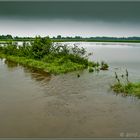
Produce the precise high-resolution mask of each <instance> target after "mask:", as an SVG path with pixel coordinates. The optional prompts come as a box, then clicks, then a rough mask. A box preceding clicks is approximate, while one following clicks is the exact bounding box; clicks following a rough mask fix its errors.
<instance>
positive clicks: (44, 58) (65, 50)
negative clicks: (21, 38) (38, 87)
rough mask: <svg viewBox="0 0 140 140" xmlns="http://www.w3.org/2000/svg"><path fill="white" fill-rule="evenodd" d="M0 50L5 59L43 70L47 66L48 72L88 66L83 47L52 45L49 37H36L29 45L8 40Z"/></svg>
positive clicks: (62, 71) (63, 71)
mask: <svg viewBox="0 0 140 140" xmlns="http://www.w3.org/2000/svg"><path fill="white" fill-rule="evenodd" d="M0 52H1V54H5V55H6V56H7V57H6V58H7V59H8V58H9V59H10V60H13V61H16V62H18V63H20V64H23V65H28V66H33V67H37V68H42V69H43V70H44V69H45V67H47V71H48V72H50V73H65V72H68V71H73V70H78V69H84V68H87V67H88V63H89V62H88V59H87V58H85V57H84V55H85V52H86V51H85V49H84V48H78V47H77V46H74V47H68V46H67V45H58V44H57V45H54V44H53V43H52V41H51V40H50V38H49V37H44V38H41V37H40V36H39V37H36V38H35V40H34V42H32V43H31V45H28V44H27V43H26V42H24V43H23V46H18V45H17V43H16V42H15V43H14V44H13V42H9V44H8V46H5V47H1V48H0ZM8 56H11V57H8ZM16 59H17V60H16ZM24 60H25V62H24Z"/></svg>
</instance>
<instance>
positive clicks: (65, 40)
mask: <svg viewBox="0 0 140 140" xmlns="http://www.w3.org/2000/svg"><path fill="white" fill-rule="evenodd" d="M51 40H52V42H118V43H140V40H91V39H89V40H88V39H52V38H51ZM10 41H34V39H12V40H0V44H3V43H6V44H7V43H8V42H10Z"/></svg>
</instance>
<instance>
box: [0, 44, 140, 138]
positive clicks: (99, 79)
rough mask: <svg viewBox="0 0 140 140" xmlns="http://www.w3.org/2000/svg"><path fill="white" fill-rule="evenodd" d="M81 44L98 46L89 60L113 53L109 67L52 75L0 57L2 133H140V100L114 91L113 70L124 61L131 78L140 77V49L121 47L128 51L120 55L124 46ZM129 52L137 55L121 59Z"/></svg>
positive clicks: (31, 134) (71, 135)
mask: <svg viewBox="0 0 140 140" xmlns="http://www.w3.org/2000/svg"><path fill="white" fill-rule="evenodd" d="M79 44H80V43H79ZM81 44H82V46H89V50H93V51H94V54H93V56H91V58H90V59H93V58H94V60H95V59H97V58H100V57H101V59H104V58H107V59H109V57H110V61H109V63H110V70H109V71H102V72H99V73H88V71H87V70H84V71H80V72H79V74H80V77H79V78H77V72H72V73H68V74H62V75H57V76H53V75H49V74H47V73H45V72H42V71H39V70H35V69H31V68H26V67H22V66H20V65H17V64H15V63H13V62H9V61H6V60H0V137H120V134H122V133H125V134H126V133H133V132H134V133H137V134H138V135H139V134H140V125H139V124H140V119H139V118H140V111H139V110H140V100H138V99H137V98H134V97H122V96H120V95H116V94H115V93H114V92H113V91H112V90H110V85H111V84H112V83H113V82H114V81H115V79H114V72H115V71H117V72H120V74H121V73H123V72H124V71H125V68H123V67H122V66H123V64H125V65H126V66H128V71H129V72H130V78H131V79H132V80H134V81H135V80H139V79H140V67H139V66H140V62H139V61H138V60H140V59H139V57H140V55H138V54H139V53H140V49H138V47H136V48H137V49H134V50H131V51H130V46H129V47H128V48H127V47H125V49H122V48H121V50H122V51H123V53H124V55H125V56H122V55H118V54H119V52H120V54H121V53H122V52H121V50H120V48H113V49H112V48H110V49H109V48H108V47H107V44H106V45H105V46H106V47H105V49H104V48H103V46H102V48H103V49H99V48H98V47H97V46H96V47H94V46H95V45H96V44H95V43H85V44H83V43H81ZM92 45H93V46H92ZM97 45H99V44H98V43H97ZM100 45H101V44H100ZM102 45H103V44H102ZM108 45H110V44H108ZM118 45H119V44H118ZM122 47H123V46H122ZM107 52H108V54H107ZM110 53H112V54H110ZM115 54H116V55H115ZM128 56H134V57H133V58H132V59H131V58H129V59H130V60H133V61H129V60H128V61H126V60H127V59H120V57H121V58H123V57H128ZM117 57H118V59H117ZM135 59H136V61H135ZM114 60H115V61H114ZM123 60H124V61H123ZM134 62H135V63H134ZM121 64H122V65H121ZM134 114H135V115H134Z"/></svg>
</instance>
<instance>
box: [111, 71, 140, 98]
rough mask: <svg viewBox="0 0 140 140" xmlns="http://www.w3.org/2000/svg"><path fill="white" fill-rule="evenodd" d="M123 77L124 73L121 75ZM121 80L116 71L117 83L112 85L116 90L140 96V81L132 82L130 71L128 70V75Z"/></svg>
mask: <svg viewBox="0 0 140 140" xmlns="http://www.w3.org/2000/svg"><path fill="white" fill-rule="evenodd" d="M121 77H122V75H121ZM122 78H123V79H122V80H120V78H119V76H118V74H117V73H116V72H115V79H116V80H117V83H115V84H114V85H112V86H111V88H112V89H113V91H114V92H116V93H123V95H125V96H127V95H134V96H137V97H138V98H140V83H132V82H129V81H128V71H127V70H126V75H125V76H124V75H123V77H122Z"/></svg>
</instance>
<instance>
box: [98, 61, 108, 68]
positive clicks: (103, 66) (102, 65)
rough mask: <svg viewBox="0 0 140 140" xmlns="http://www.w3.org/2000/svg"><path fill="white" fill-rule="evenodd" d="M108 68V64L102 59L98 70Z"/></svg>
mask: <svg viewBox="0 0 140 140" xmlns="http://www.w3.org/2000/svg"><path fill="white" fill-rule="evenodd" d="M108 68H109V66H108V64H107V63H105V62H104V61H102V62H101V68H100V70H108Z"/></svg>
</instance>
